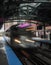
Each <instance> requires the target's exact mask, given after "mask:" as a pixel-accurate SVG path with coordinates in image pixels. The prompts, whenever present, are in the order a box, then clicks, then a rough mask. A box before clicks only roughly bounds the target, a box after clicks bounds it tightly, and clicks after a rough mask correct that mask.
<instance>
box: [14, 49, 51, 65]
mask: <svg viewBox="0 0 51 65" xmlns="http://www.w3.org/2000/svg"><path fill="white" fill-rule="evenodd" d="M14 52H15V51H14ZM15 53H16V55H17V56H18V58H20V60H21V62H22V63H23V65H51V63H49V61H48V62H47V60H45V58H44V56H43V55H42V54H41V53H40V54H38V51H37V52H35V51H31V50H16V52H15ZM48 60H49V59H48Z"/></svg>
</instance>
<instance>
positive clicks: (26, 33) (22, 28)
mask: <svg viewBox="0 0 51 65" xmlns="http://www.w3.org/2000/svg"><path fill="white" fill-rule="evenodd" d="M30 26H31V25H30V24H29V23H22V24H17V25H13V26H11V27H10V43H9V44H10V45H11V46H12V47H14V48H34V47H36V46H37V45H35V41H33V40H32V39H31V38H32V36H33V33H32V32H31V30H27V28H29V27H30Z"/></svg>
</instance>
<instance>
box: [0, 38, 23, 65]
mask: <svg viewBox="0 0 51 65" xmlns="http://www.w3.org/2000/svg"><path fill="white" fill-rule="evenodd" d="M0 65H22V63H21V61H20V60H19V58H18V57H17V56H16V55H15V53H14V52H13V50H12V49H11V48H10V47H9V46H8V45H7V44H6V42H5V40H4V38H3V37H0Z"/></svg>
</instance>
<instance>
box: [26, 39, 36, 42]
mask: <svg viewBox="0 0 51 65" xmlns="http://www.w3.org/2000/svg"><path fill="white" fill-rule="evenodd" d="M25 41H27V42H32V43H34V42H35V41H33V40H29V39H26V40H25Z"/></svg>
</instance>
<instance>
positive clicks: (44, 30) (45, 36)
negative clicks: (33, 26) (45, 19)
mask: <svg viewBox="0 0 51 65" xmlns="http://www.w3.org/2000/svg"><path fill="white" fill-rule="evenodd" d="M45 37H46V33H45V23H44V38H45Z"/></svg>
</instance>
